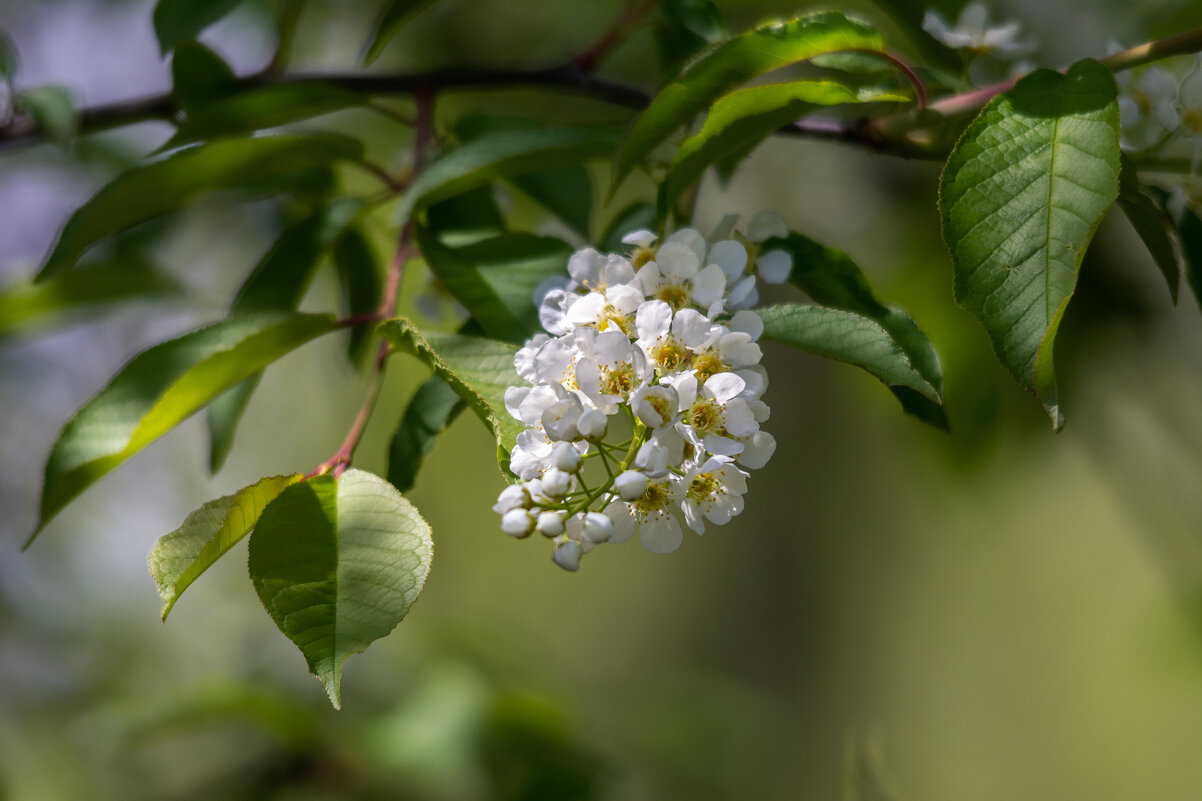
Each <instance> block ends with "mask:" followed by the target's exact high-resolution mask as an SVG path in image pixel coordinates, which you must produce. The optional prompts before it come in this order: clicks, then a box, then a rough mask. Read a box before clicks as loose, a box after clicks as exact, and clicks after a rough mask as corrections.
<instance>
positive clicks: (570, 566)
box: [551, 541, 581, 573]
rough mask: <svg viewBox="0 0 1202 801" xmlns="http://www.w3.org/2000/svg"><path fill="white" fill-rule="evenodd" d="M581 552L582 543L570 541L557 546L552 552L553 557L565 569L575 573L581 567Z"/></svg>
mask: <svg viewBox="0 0 1202 801" xmlns="http://www.w3.org/2000/svg"><path fill="white" fill-rule="evenodd" d="M580 554H581V548H580V543H578V542H571V541H568V542H565V543H563V544H561V545H557V546H555V550H554V551H552V552H551V559H552V561H554V562H555V564H557V565H559V566H560V567H562V568H563V569H564V570H569V571H571V572H573V573H575V572H576V571H577V570H579V569H580Z"/></svg>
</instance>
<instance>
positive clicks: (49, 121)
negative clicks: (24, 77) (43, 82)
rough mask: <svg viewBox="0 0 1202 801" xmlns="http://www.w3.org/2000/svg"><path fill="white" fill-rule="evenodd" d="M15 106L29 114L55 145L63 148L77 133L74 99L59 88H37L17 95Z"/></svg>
mask: <svg viewBox="0 0 1202 801" xmlns="http://www.w3.org/2000/svg"><path fill="white" fill-rule="evenodd" d="M17 105H19V106H20V107H21V108H22V109H24V110H25V111H26V112H27V113H29V114H31V115H32V116H33V118H34V120H36V121H37V124H38V128H40V129H41V130H43V131H45V132H46V136H47V137H48V138H49V139H50V141H52V142H54V143H55V144H56V145H59V146H65V145H66V144H68V143H69V142H70V141H71V140H72V139H74V138H75V134H76V133H78V132H79V112H78V110H77V109H76V108H75V98H74V97H72V96H71V93H70V92H69V91H67V90H66V89H64V88H63V87H61V86H38V87H36V88H34V89H27V90H25V91H24V92H21V93H20V94H18V95H17Z"/></svg>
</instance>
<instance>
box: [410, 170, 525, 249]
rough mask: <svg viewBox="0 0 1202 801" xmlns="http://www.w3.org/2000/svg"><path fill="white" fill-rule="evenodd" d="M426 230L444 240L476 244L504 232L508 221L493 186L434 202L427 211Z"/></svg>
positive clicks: (488, 185) (481, 187)
mask: <svg viewBox="0 0 1202 801" xmlns="http://www.w3.org/2000/svg"><path fill="white" fill-rule="evenodd" d="M425 227H426V228H428V229H429V230H431V231H433V232H434V233H435V235H437V236H438V238H439V239H440V240H442V241H449V240H456V241H454V242H450V244H459V240H463V241H473V242H474V241H476V240H477V239H481V238H483V237H487V236H492V235H495V234H499V233H502V232H504V230H505V218H504V217H503V216H502V215H501V209H500V208H499V207H498V206H497V201H496V198H495V197H494V196H493V188H492V186H491V185H490V184H485V185H484V186H478V187H476V188H475V189H470V190H468V191H467V192H464V193H463V194H462V195H455V196H454V197H451V198H447V199H446V200H443V201H440V202H438V203H434V204H433V205H431V206H430V208H428V209H426V225H425Z"/></svg>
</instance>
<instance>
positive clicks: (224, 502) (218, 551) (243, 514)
mask: <svg viewBox="0 0 1202 801" xmlns="http://www.w3.org/2000/svg"><path fill="white" fill-rule="evenodd" d="M300 480H301V476H300V474H299V473H297V474H295V475H291V476H272V477H270V478H263V479H259V481H257V482H255V483H254V484H251V485H250V486H249V487H243V488H242V489H240V490H238V491H237V492H235V493H234V494H233V495H226V496H225V497H222V498H217V499H215V500H212V501H209V502H208V503H206V504H204V505H203V506H201V507H200V508H199V509H196V510H195V511H193V512H192V513H190V514H189V515H188V516H187V517H186V518H184V522H183V524H182V525H181V526H180V527H179V528H177V529H176V530H175V531H172V532H171V533H170V534H164V535H163V536H162V537H160V538H159V540H158V542H156V543H155V544H154V548H153V549H151V551H150V556H149V557H148V558H147V562H148V563H149V565H150V576H151V578H153V579H154V583H155V586H157V587H158V590H159V595H160V596H162V598H163V611H162V617H163V620H166V619H167V615H168V614H169V613H170V612H171V608H172V607H173V606H175V602H176V601H178V600H179V597H180V595H182V594H183V592H184V590H186V589H188V587H190V586H191V585H192V583H193V582H194V581H196V579H198V578H200V576H201V574H202V573H204V572H205V571H206V570H208V569H209V568H210V567H212V566H213V564H214V563H215V562H216V561H217V560H218V559H220V558H221V557H222V556H224V555H225V554H226V552H227V551H229V549H230V548H233V547H234V545H235V544H237V543H238V542H239V541H240V540H241V539H242V538H243V537H245V536H246V535H247V534H249V533H250V532H251V529H253V528H254V527H255V524H256V523H258V522H259V516H260V515H262V514H263V510H264V509H266V508H267V504H269V503H271V502H272V501H273V500H274V499H275V497H276V496H277V495H279V494H280V493H281V492H283V491H284V489H285V488H286V487H288V486H291V485H292V484H295V483H296V482H298V481H300Z"/></svg>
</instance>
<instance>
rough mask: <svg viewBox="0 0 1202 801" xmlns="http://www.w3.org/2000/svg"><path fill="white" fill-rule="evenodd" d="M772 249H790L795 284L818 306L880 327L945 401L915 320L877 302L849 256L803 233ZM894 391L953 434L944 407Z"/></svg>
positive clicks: (935, 361) (912, 410) (771, 243)
mask: <svg viewBox="0 0 1202 801" xmlns="http://www.w3.org/2000/svg"><path fill="white" fill-rule="evenodd" d="M773 249H781V250H785V251H786V252H788V253H789V254H790V256H792V258H793V271H792V272H791V273H790V275H789V281H790V283H792V284H793V285H794V286H796V287H798V288H799V289H801V290H802V291H803V292H805V293H806V294H807V295H809V296H810V297H811V298H812V299H813V300H814V302H815V303H818V304H820V305H822V306H826V307H828V308H833V309H842V310H844V311H849V312H854V313H856V314H859V315H861V316H863V317H867V318H868V319H870V320H872V321H874V322H876V323H877V324H879V325H880V326H881V327H882V328H884V329H885V330H886V331H887V332H888V333H889V336H890V337H892V338H893V341H894V342H895V343H896V344H897V346H898V347H899V348H901V350H902V352H903V353H905V354H906V357H907V358H908V359H909V360H910V363H911V365H912V366H913V367H914V369H915V370H917V371H918V373H919V374H920V375H921V376H922V377H923V378H924V379H926V381H927V383H928V384H930V385H931V386H932V387H934V389H935V391H936V393H937V394H938V395H939V396H940V398H942V395H943V367H942V366H941V365H940V363H939V354H937V353H936V352H935V348H934V346H933V345H931V342H930V340H929V339H927V337H926V335H925V334H923V332H922V330H921V329H920V328H919V327H918V323H916V322H914V319H913V318H912V317H910V315H908V314H906V313H905V312H903V311H901V310H900V309H895V308H890V307H888V306H885V305H883V304H882V303H880V301H878V300H877V299H876V296H875V295H873V293H872V288H871V287H870V286H869V285H868V278H867V277H866V276H865V275H864V272H863V271H862V270H861V269H860V267H859V265H857V264H856V263H855V262H854V261H853V260H852V259H851V257H850V256H848V255H847V254H846V253H844V252H843V251H840V250H836V249H834V248H828V247H825V246H823V245H820V244H818V243H817V242H815V241H814V240H812V239H809V238H808V237H805V236H802V235H801V234H798V233H790V234H789V236H788V237H786V238H784V239H770V240H768V241H767V242H765V243H764V250H765V251H768V250H773ZM890 389H891V390H892V392H893V394H894V395H896V396H897V399H898V400H899V401H901V404H902V408H903V409H905V411H906V412H907V413H908V414H912V415H914V416H915V417H917V418H919V419H920V420H922V421H923V422H926V423H930V424H931V425H933V426H935V427H936V428H939V429H941V430H943V431H947V430H948V421H947V413H946V412H945V411H944V408H943V405H942V403H941V402H939V401H932V400H930V399H929V398H927V397H926V396H925V395H923V394H922V393H920V392H917V391H915V390H914V389H912V388H911V387H908V386H893V387H890Z"/></svg>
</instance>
